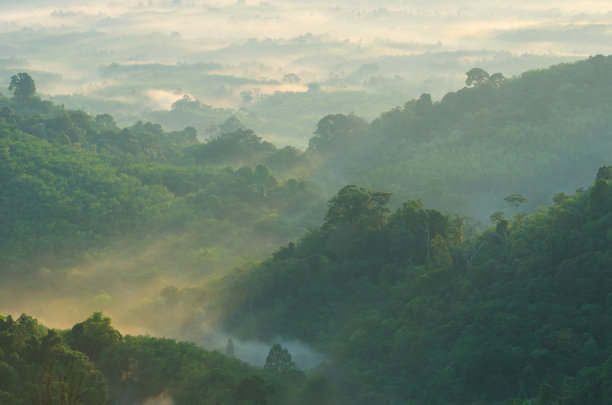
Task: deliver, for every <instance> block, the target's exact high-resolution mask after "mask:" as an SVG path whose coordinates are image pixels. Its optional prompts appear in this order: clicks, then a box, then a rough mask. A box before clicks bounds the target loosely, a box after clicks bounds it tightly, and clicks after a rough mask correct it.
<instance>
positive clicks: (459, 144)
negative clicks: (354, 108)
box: [0, 38, 612, 405]
mask: <svg viewBox="0 0 612 405" xmlns="http://www.w3.org/2000/svg"><path fill="white" fill-rule="evenodd" d="M304 40H305V41H311V40H312V38H311V39H308V38H305V39H304ZM179 68H180V69H186V70H189V69H190V67H186V66H181V67H179ZM200 68H201V69H202V71H204V72H209V71H212V70H214V69H217V68H218V66H212V65H211V66H201V67H200ZM152 69H154V70H159V71H165V70H166V67H164V66H155V67H152ZM376 69H377V68H376V66H374V65H372V66H368V67H366V68H364V69H362V70H361V73H364V72H366V73H367V72H369V71H371V70H372V71H376ZM107 70H108V71H109V72H111V73H112V72H114V71H120V72H132V73H133V72H136V73H137V74H143V73H144V72H147V69H144V70H143V68H142V67H141V66H137V65H134V66H133V67H125V66H112V67H108V68H107ZM169 70H173V68H172V69H169ZM496 70H497V69H496ZM464 71H466V69H461V70H460V72H464ZM490 71H492V72H493V71H495V70H490ZM296 72H297V70H296ZM361 73H360V74H361ZM109 74H110V73H109ZM293 75H294V76H295V77H294V76H291V75H289V74H288V73H286V74H285V76H284V78H283V79H282V81H283V82H284V83H285V84H290V85H299V84H301V83H304V82H306V83H309V81H308V77H307V75H306V76H304V75H303V74H302V73H300V76H299V77H298V75H297V74H293ZM302 76H304V77H302ZM35 77H36V75H35V73H34V72H32V76H30V73H27V72H20V73H16V74H14V75H13V76H11V78H10V80H9V81H10V83H8V85H7V89H8V93H6V94H7V95H6V96H4V95H0V183H1V184H2V185H3V193H2V198H1V199H0V223H2V227H0V280H1V283H0V312H2V313H3V314H5V313H13V315H6V316H4V315H0V402H3V403H4V402H6V403H8V404H21V403H29V402H40V403H51V402H53V401H55V402H59V403H92V404H96V403H108V402H109V401H111V402H112V401H114V402H115V403H118V404H121V403H143V402H145V401H147V400H149V399H155V398H158V399H159V398H161V399H167V400H171V401H173V402H174V403H175V404H176V405H179V404H198V403H202V404H204V403H206V404H209V403H212V404H217V403H218V404H248V403H257V404H287V405H305V404H314V403H317V404H332V403H333V404H364V405H365V404H372V403H385V404H398V405H399V404H406V403H432V404H435V403H440V404H443V403H449V404H451V403H452V404H454V403H459V404H474V405H476V404H482V403H491V404H502V403H504V404H505V403H512V404H561V403H564V404H591V403H593V404H596V403H607V402H608V401H609V400H610V398H611V396H610V395H611V394H610V392H609V391H610V390H609V382H608V376H609V373H610V361H611V360H610V356H611V355H612V347H610V333H611V331H610V321H611V320H612V312H611V311H612V310H611V305H610V302H609V301H610V294H609V291H610V289H611V288H612V286H611V285H610V280H612V278H611V277H610V274H608V273H609V272H610V269H612V266H611V264H612V263H611V262H610V258H611V257H612V254H611V253H610V248H611V244H610V242H611V239H612V237H611V235H610V232H609V230H610V228H612V223H611V217H610V215H609V212H610V210H611V209H612V169H611V168H610V166H608V165H609V164H610V162H609V153H608V152H609V150H611V148H612V144H611V142H612V141H611V139H610V137H609V134H610V130H611V129H612V122H611V121H610V115H609V111H610V107H611V103H612V98H611V97H610V95H611V94H612V92H610V83H612V81H611V80H610V79H611V78H612V59H611V57H609V56H608V57H605V56H602V55H597V56H593V57H590V58H588V59H586V60H584V61H581V62H577V63H572V64H562V65H556V66H553V67H551V68H548V69H542V70H533V71H527V72H525V73H523V74H521V75H520V76H514V77H508V78H505V77H504V75H503V74H501V73H493V74H489V73H488V72H487V71H486V70H485V69H484V68H481V67H475V68H473V69H471V70H468V71H467V73H466V74H465V75H464V78H465V84H466V86H465V87H463V88H461V89H459V90H457V91H455V92H450V93H447V94H445V95H444V96H442V97H436V96H432V94H431V93H421V96H420V97H418V98H413V99H410V100H408V101H406V102H405V103H404V104H403V106H402V107H396V108H393V109H390V110H387V111H385V112H383V113H381V114H379V115H378V117H377V118H374V119H370V120H368V119H365V118H361V117H360V116H359V115H358V114H354V113H350V112H338V111H335V112H334V111H326V112H325V113H322V114H320V115H319V116H318V120H317V122H318V124H315V125H313V126H311V127H310V128H309V129H308V131H310V132H311V136H310V139H309V141H308V146H307V147H306V146H305V145H301V146H302V147H299V146H291V145H289V146H277V145H276V144H275V143H274V142H272V141H271V140H269V139H268V138H266V137H265V136H263V134H261V133H259V132H258V131H256V130H254V129H251V128H250V127H249V121H248V118H247V120H245V121H243V118H244V117H248V116H249V114H247V113H244V114H243V115H241V114H232V115H229V113H230V112H232V113H233V112H235V111H229V110H227V111H220V110H215V108H213V107H210V106H207V105H206V104H204V103H202V102H200V101H198V100H197V99H196V98H192V97H191V96H189V95H181V98H179V99H177V100H176V101H174V102H173V107H172V108H171V110H170V111H168V114H169V115H168V116H167V117H166V118H169V117H170V118H171V119H176V120H177V121H176V122H177V123H181V122H182V123H186V120H185V121H183V118H184V117H189V116H191V115H190V114H192V113H194V112H195V114H196V115H198V114H208V113H210V114H211V116H213V115H214V116H215V117H216V118H215V120H214V126H207V127H206V129H205V130H206V131H207V132H206V133H207V136H206V137H202V136H201V134H200V132H199V129H197V128H195V127H193V126H191V125H184V126H183V127H182V128H180V129H177V128H174V129H167V128H165V127H164V126H163V125H162V124H160V123H155V122H151V121H147V120H135V121H134V122H133V123H131V124H129V125H122V124H121V123H120V122H118V120H117V119H116V117H114V116H113V115H112V114H108V113H100V114H89V113H86V112H84V111H83V110H73V109H70V108H67V107H65V106H64V105H59V104H56V103H54V102H52V101H49V100H44V99H42V98H41V97H40V96H39V95H38V92H37V88H38V82H35V81H34V78H35ZM225 79H227V78H225ZM328 84H329V83H328ZM312 93H315V94H312V95H309V96H308V97H314V98H312V99H310V98H309V99H308V100H310V101H312V100H314V99H316V97H321V98H325V97H327V95H326V94H327V90H326V89H325V85H324V86H323V87H322V88H320V89H319V90H318V91H313V92H312ZM415 94H419V93H415ZM345 95H346V94H345ZM300 97H301V95H297V94H293V95H289V94H276V95H274V96H271V97H268V98H267V99H266V100H267V101H265V102H269V103H270V104H269V107H270V108H271V109H276V111H277V113H278V114H282V112H283V101H286V100H293V101H296V100H298V101H299V102H302V101H304V100H305V99H300ZM347 97H349V96H348V95H347ZM340 99H341V98H339V100H340ZM274 100H275V101H274ZM262 101H263V100H262ZM310 101H308V102H310ZM257 104H259V102H258V103H257ZM262 105H263V104H260V107H261V106H262ZM151 114H152V116H154V115H155V114H154V113H153V112H151ZM182 114H185V115H182ZM217 114H218V115H217ZM226 114H228V116H226ZM170 118H169V119H170ZM538 206H539V208H538ZM470 214H471V217H470V216H469V215H470ZM474 217H475V218H474ZM479 219H480V223H479V221H478V220H479ZM20 308H23V310H21V309H20ZM102 310H103V311H104V313H102V312H101V311H102ZM64 311H70V312H64ZM24 312H25V313H33V312H37V313H38V314H39V315H37V314H34V313H33V315H35V316H38V317H40V318H41V319H45V322H52V323H62V324H63V325H64V326H63V327H61V328H56V329H54V328H48V327H45V326H42V325H41V324H39V323H38V321H36V320H35V319H34V318H32V317H31V316H28V315H21V316H19V317H18V316H17V315H16V314H17V313H24ZM65 313H66V314H67V315H64V314H65ZM92 313H93V314H92ZM107 314H108V315H110V316H107ZM75 317H77V318H76V319H77V320H82V319H85V320H84V321H77V322H76V323H75V321H74V320H72V319H71V318H75ZM111 318H112V319H113V320H112V321H111ZM66 319H70V321H69V322H68V324H67V323H66ZM47 320H49V321H47ZM41 323H42V322H41ZM68 325H69V326H68ZM113 325H121V326H118V327H117V329H115V326H113ZM132 331H134V333H132ZM146 332H149V333H151V332H154V333H155V334H159V335H162V336H174V337H179V338H180V339H182V340H191V341H192V342H194V343H187V342H178V343H177V342H176V341H175V340H173V339H169V338H154V337H151V336H150V335H145V333H146ZM248 342H256V343H257V344H254V345H253V347H257V350H259V351H260V352H261V353H258V355H259V358H261V359H264V358H265V362H263V361H262V364H251V365H248V364H246V363H243V362H242V361H241V360H240V355H241V353H242V348H243V346H242V345H246V344H247V343H248ZM291 342H297V343H299V345H307V346H306V347H308V349H309V351H308V353H311V354H312V353H316V354H317V356H313V357H317V359H316V361H312V362H310V364H312V367H313V368H312V369H301V368H300V367H299V366H298V365H299V364H300V361H299V360H298V357H299V356H298V355H299V353H295V351H294V350H293V349H291V347H296V346H291ZM198 345H200V346H204V347H206V349H211V350H210V351H209V350H205V349H202V348H200V347H199V346H198ZM262 347H263V348H264V349H262ZM214 350H216V351H214Z"/></svg>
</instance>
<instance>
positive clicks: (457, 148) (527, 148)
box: [307, 55, 612, 219]
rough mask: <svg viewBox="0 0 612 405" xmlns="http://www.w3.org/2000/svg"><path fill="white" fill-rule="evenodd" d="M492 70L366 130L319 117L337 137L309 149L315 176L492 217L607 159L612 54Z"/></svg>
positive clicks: (567, 185)
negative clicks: (316, 163)
mask: <svg viewBox="0 0 612 405" xmlns="http://www.w3.org/2000/svg"><path fill="white" fill-rule="evenodd" d="M485 73H486V72H485ZM490 76H491V80H481V81H474V82H473V83H472V84H471V86H470V87H465V88H463V89H461V90H459V91H457V92H453V93H448V94H446V95H445V96H444V97H443V98H442V99H441V100H440V101H435V102H432V100H431V97H429V95H428V94H423V95H422V96H421V97H420V98H419V99H415V100H411V101H408V102H407V103H406V104H405V105H404V107H403V108H397V109H393V110H391V111H388V112H385V113H383V114H381V116H380V117H379V118H377V119H375V120H374V121H372V122H371V123H370V124H369V125H368V126H367V127H366V128H363V129H362V130H361V131H359V132H358V133H352V134H348V135H347V134H346V133H345V132H346V131H345V128H343V125H349V124H347V123H346V122H344V123H342V122H340V121H338V120H337V122H335V123H333V124H332V125H329V122H327V123H325V122H323V124H326V126H325V128H321V122H320V123H319V127H318V128H317V132H321V131H322V135H315V138H317V139H319V140H320V139H321V138H328V139H329V140H331V142H330V143H328V147H326V148H325V149H323V150H321V149H318V150H316V149H315V150H313V148H312V145H311V147H309V149H308V150H307V151H308V152H311V155H318V156H319V158H320V160H321V161H322V165H321V167H320V171H319V174H318V175H317V176H316V177H317V178H318V179H319V181H321V182H322V183H324V184H327V185H328V189H329V190H334V189H338V188H339V187H341V186H342V185H344V184H346V183H356V184H360V185H363V186H368V187H371V188H375V189H382V190H387V191H392V192H394V193H395V195H396V200H394V201H395V202H396V204H399V203H401V201H403V200H405V199H407V198H421V199H422V200H423V201H425V202H426V203H427V204H428V205H431V206H433V207H436V208H439V209H442V210H446V211H449V212H462V213H466V214H470V215H473V216H475V217H477V218H480V219H484V218H486V217H487V216H488V215H489V214H490V213H491V212H493V211H495V210H498V209H504V208H508V207H507V206H504V202H503V199H504V197H506V196H508V195H510V194H512V193H521V194H523V195H524V196H525V197H526V198H527V199H528V201H529V202H528V204H527V205H526V206H527V207H529V209H530V210H533V209H535V208H536V207H537V206H539V205H547V204H549V203H550V201H551V197H552V195H553V193H555V192H558V191H564V192H573V191H574V190H575V189H577V188H579V187H581V186H582V185H584V184H587V183H588V182H589V180H590V178H591V176H592V173H593V172H594V171H595V170H597V168H598V167H599V166H601V165H602V164H605V163H606V162H608V161H609V157H610V153H611V151H612V136H610V135H611V134H612V115H611V114H610V111H612V87H611V86H612V57H610V56H608V57H604V56H601V55H598V56H594V57H591V58H589V59H588V60H585V61H581V62H577V63H571V64H561V65H557V66H553V67H551V68H548V69H542V70H535V71H528V72H525V73H523V74H522V75H520V76H517V77H513V78H507V79H504V78H503V75H501V74H499V73H498V74H497V75H494V74H493V72H491V75H490ZM322 121H323V120H322ZM313 139H314V138H313ZM311 143H312V140H311ZM315 151H316V152H315ZM312 152H314V153H312Z"/></svg>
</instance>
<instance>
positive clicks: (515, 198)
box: [504, 193, 527, 212]
mask: <svg viewBox="0 0 612 405" xmlns="http://www.w3.org/2000/svg"><path fill="white" fill-rule="evenodd" d="M504 201H505V202H507V203H508V204H510V205H511V206H512V207H513V208H514V211H515V212H518V210H519V207H520V206H521V204H523V203H526V202H527V199H526V198H525V197H523V195H522V194H519V193H513V194H510V195H509V196H507V197H506V198H504Z"/></svg>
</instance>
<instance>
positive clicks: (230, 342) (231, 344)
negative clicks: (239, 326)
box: [225, 338, 236, 357]
mask: <svg viewBox="0 0 612 405" xmlns="http://www.w3.org/2000/svg"><path fill="white" fill-rule="evenodd" d="M225 354H227V356H228V357H234V356H235V355H236V354H235V352H234V341H233V340H232V339H231V338H227V346H226V347H225Z"/></svg>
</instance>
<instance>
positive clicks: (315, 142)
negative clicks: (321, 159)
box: [308, 114, 368, 155]
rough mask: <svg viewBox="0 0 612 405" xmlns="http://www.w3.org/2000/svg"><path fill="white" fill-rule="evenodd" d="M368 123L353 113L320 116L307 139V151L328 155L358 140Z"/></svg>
mask: <svg viewBox="0 0 612 405" xmlns="http://www.w3.org/2000/svg"><path fill="white" fill-rule="evenodd" d="M367 125H368V123H367V122H366V121H365V120H364V119H362V118H359V117H357V116H355V115H354V114H349V115H344V114H329V115H326V116H325V117H323V118H321V120H320V121H319V123H318V124H317V129H316V130H315V132H314V134H315V136H313V137H312V138H310V140H309V141H308V152H310V153H320V154H324V155H329V154H330V153H335V152H338V151H340V150H342V149H344V148H345V147H346V145H347V144H350V143H351V142H354V141H356V140H358V139H359V138H360V137H361V136H362V135H363V134H364V132H365V130H366V128H367Z"/></svg>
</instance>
